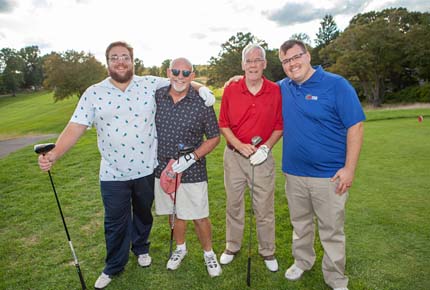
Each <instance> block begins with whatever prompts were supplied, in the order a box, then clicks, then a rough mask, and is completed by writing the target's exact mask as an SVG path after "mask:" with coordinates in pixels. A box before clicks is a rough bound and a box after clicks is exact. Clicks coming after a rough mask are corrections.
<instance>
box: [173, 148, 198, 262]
mask: <svg viewBox="0 0 430 290" xmlns="http://www.w3.org/2000/svg"><path fill="white" fill-rule="evenodd" d="M192 152H194V147H193V146H187V145H184V144H181V143H180V144H178V154H177V158H178V163H179V157H181V156H183V155H186V154H189V153H192ZM177 187H178V173H176V175H175V197H174V198H173V210H172V215H171V218H170V250H169V258H170V257H172V253H173V231H174V228H175V215H176V188H177Z"/></svg>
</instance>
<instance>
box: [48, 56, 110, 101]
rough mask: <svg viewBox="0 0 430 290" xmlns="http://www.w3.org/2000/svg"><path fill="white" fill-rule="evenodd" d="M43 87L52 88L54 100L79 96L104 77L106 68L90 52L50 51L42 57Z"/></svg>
mask: <svg viewBox="0 0 430 290" xmlns="http://www.w3.org/2000/svg"><path fill="white" fill-rule="evenodd" d="M43 66H44V70H45V74H46V78H45V81H44V85H45V87H48V88H51V89H53V90H54V99H55V101H58V100H62V99H64V98H68V97H72V96H77V97H78V98H80V96H81V95H82V94H83V93H84V91H85V90H86V89H87V88H88V87H89V86H90V85H92V84H94V83H97V82H99V81H101V80H102V79H103V78H105V77H106V68H105V67H104V66H103V65H102V64H101V63H100V62H99V61H98V60H96V58H95V57H94V56H93V55H92V54H86V53H84V52H76V51H73V50H69V51H66V52H64V53H61V54H58V53H55V52H53V53H51V54H50V55H48V56H46V57H45V59H44V64H43Z"/></svg>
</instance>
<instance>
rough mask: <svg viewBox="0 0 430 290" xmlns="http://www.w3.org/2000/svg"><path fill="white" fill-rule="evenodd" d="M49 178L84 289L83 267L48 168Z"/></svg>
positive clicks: (84, 289) (83, 289)
mask: <svg viewBox="0 0 430 290" xmlns="http://www.w3.org/2000/svg"><path fill="white" fill-rule="evenodd" d="M48 174H49V180H50V181H51V185H52V189H53V190H54V194H55V200H56V201H57V206H58V210H59V211H60V215H61V220H62V221H63V226H64V230H65V231H66V235H67V240H68V241H69V246H70V250H71V251H72V255H73V259H74V262H75V266H76V271H77V272H78V275H79V280H80V281H81V286H82V290H86V289H87V286H86V285H85V280H84V276H83V275H82V272H81V267H80V266H79V262H78V257H77V256H76V253H75V249H74V248H73V244H72V240H71V239H70V235H69V230H68V229H67V225H66V220H65V219H64V215H63V211H62V209H61V205H60V201H59V199H58V195H57V190H56V189H55V185H54V181H53V180H52V175H51V171H49V170H48Z"/></svg>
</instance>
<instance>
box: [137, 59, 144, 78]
mask: <svg viewBox="0 0 430 290" xmlns="http://www.w3.org/2000/svg"><path fill="white" fill-rule="evenodd" d="M144 72H145V66H144V65H143V61H142V60H141V59H138V58H135V59H134V74H135V75H138V76H143V75H144Z"/></svg>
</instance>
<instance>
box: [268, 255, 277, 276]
mask: <svg viewBox="0 0 430 290" xmlns="http://www.w3.org/2000/svg"><path fill="white" fill-rule="evenodd" d="M264 264H266V268H267V269H269V271H270V272H277V271H278V269H279V266H278V261H277V260H276V258H275V257H273V256H272V257H270V259H266V258H265V259H264Z"/></svg>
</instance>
